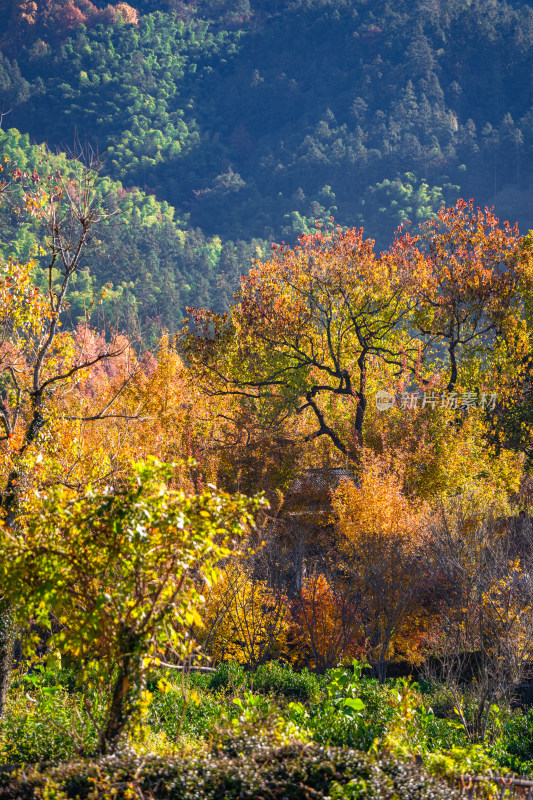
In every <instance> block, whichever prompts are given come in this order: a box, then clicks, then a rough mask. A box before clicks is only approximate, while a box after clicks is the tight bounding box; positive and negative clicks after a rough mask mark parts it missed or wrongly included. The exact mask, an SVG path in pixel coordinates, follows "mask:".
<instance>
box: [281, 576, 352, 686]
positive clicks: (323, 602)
mask: <svg viewBox="0 0 533 800" xmlns="http://www.w3.org/2000/svg"><path fill="white" fill-rule="evenodd" d="M293 614H294V621H295V625H294V630H293V642H294V643H295V644H296V647H297V649H296V653H295V656H296V658H297V659H298V660H301V659H302V657H304V658H305V659H306V660H307V662H308V664H309V665H310V666H312V667H313V668H314V669H315V670H316V671H317V672H319V673H324V672H325V671H326V670H327V669H331V668H332V667H336V666H337V665H338V664H340V663H342V661H343V659H346V658H349V657H355V656H361V654H362V652H363V651H364V637H363V635H362V628H361V624H360V616H359V609H358V607H357V604H356V602H355V597H354V595H353V593H352V592H351V591H350V588H349V587H346V586H343V585H342V583H341V582H340V581H339V582H337V583H335V582H334V581H333V580H331V579H330V580H329V581H328V579H327V578H326V576H325V575H324V574H322V573H320V572H315V573H314V574H312V575H310V576H309V577H307V578H306V579H305V581H304V583H303V586H302V588H301V590H300V592H299V593H298V594H297V596H296V597H295V599H294V601H293Z"/></svg>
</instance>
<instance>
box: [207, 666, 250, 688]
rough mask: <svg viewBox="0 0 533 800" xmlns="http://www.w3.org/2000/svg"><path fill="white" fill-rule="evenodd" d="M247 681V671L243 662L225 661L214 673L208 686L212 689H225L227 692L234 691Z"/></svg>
mask: <svg viewBox="0 0 533 800" xmlns="http://www.w3.org/2000/svg"><path fill="white" fill-rule="evenodd" d="M245 683H246V673H245V671H244V667H242V666H241V664H237V663H236V662H235V661H224V662H223V663H222V664H220V665H219V666H218V667H217V671H216V672H214V673H213V675H212V677H211V679H210V681H209V684H208V688H209V689H212V690H215V691H216V690H217V689H224V690H225V691H226V692H234V691H235V690H236V689H238V688H239V687H240V686H243V684H245Z"/></svg>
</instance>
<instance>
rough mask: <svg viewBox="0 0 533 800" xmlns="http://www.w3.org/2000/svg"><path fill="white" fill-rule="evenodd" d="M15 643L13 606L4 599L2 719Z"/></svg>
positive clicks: (0, 624) (0, 619) (0, 609)
mask: <svg viewBox="0 0 533 800" xmlns="http://www.w3.org/2000/svg"><path fill="white" fill-rule="evenodd" d="M14 643H15V625H14V620H13V610H12V607H11V604H10V603H8V601H7V600H6V599H2V600H0V719H1V718H2V717H3V715H4V711H5V705H6V700H7V690H8V688H9V681H10V676H11V663H12V659H13V645H14Z"/></svg>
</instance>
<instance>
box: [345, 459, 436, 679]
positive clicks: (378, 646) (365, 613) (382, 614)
mask: <svg viewBox="0 0 533 800" xmlns="http://www.w3.org/2000/svg"><path fill="white" fill-rule="evenodd" d="M363 464H364V466H363V470H362V475H361V482H360V485H359V486H356V485H355V484H354V483H352V482H351V481H347V480H345V481H343V482H342V483H341V485H340V486H339V488H338V490H337V492H336V494H335V498H334V503H335V507H336V509H337V513H338V517H339V522H338V530H339V534H340V543H339V549H340V553H341V557H340V560H339V570H340V571H341V573H342V574H343V575H344V579H345V581H346V582H347V583H348V585H349V586H350V588H351V591H352V596H353V602H354V603H355V604H356V605H357V607H358V612H359V616H360V620H361V627H362V630H363V635H364V638H365V640H366V648H367V658H368V660H369V662H370V663H371V665H372V666H373V668H374V670H375V672H376V674H377V676H378V677H379V678H380V680H384V678H385V672H386V661H387V659H389V658H390V657H391V656H392V655H393V653H394V652H395V650H399V651H400V652H402V650H403V655H407V656H409V657H410V658H411V659H414V660H416V658H417V655H418V654H417V646H418V644H419V641H418V639H419V627H420V626H419V617H420V615H421V613H422V607H421V602H422V600H423V599H424V595H425V594H426V593H427V590H428V589H429V588H430V586H429V584H428V583H427V582H428V580H429V574H430V573H429V570H428V569H427V564H428V563H429V562H428V561H427V541H426V540H427V532H426V528H425V526H424V513H423V508H422V507H418V506H417V505H416V504H414V503H413V502H411V501H409V499H408V498H406V497H405V496H404V494H403V492H402V487H401V482H400V481H399V480H398V478H397V476H395V475H394V472H392V471H391V470H390V469H389V468H388V465H387V464H386V463H384V461H383V459H380V458H378V457H376V456H374V455H372V454H370V453H365V456H364V459H363ZM406 645H407V648H406V647H405V646H406Z"/></svg>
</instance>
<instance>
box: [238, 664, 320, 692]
mask: <svg viewBox="0 0 533 800" xmlns="http://www.w3.org/2000/svg"><path fill="white" fill-rule="evenodd" d="M250 686H251V687H252V688H253V690H254V691H255V692H265V693H269V692H272V693H273V694H276V695H281V696H283V697H286V698H288V699H290V700H300V701H302V702H306V701H309V700H312V699H314V698H316V697H317V695H318V693H319V691H320V682H319V679H318V678H317V676H316V675H313V674H312V673H311V672H309V671H308V670H307V669H304V670H303V671H302V672H294V671H293V669H292V667H290V666H289V665H287V666H285V665H284V664H280V663H279V661H270V662H269V663H268V664H263V665H262V666H260V667H259V668H258V669H257V671H256V672H255V673H254V674H253V675H251V677H250Z"/></svg>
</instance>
